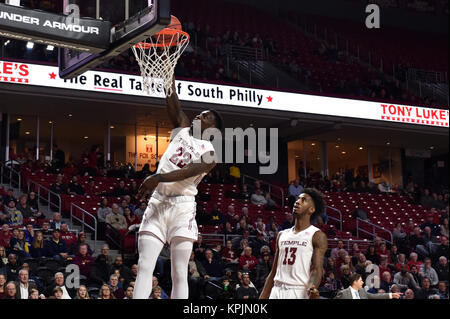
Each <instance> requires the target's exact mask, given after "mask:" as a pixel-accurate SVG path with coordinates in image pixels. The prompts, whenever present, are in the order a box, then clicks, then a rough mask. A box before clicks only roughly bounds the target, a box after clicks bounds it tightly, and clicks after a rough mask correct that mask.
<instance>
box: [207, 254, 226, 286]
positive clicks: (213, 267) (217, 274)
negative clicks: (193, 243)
mask: <svg viewBox="0 0 450 319" xmlns="http://www.w3.org/2000/svg"><path fill="white" fill-rule="evenodd" d="M202 265H203V268H205V271H206V274H207V276H208V277H205V279H209V280H214V281H220V280H221V278H222V276H223V275H224V269H223V267H222V265H221V263H220V262H218V261H217V260H216V259H214V258H213V253H212V250H211V249H209V248H208V249H206V250H205V258H204V260H203V261H202Z"/></svg>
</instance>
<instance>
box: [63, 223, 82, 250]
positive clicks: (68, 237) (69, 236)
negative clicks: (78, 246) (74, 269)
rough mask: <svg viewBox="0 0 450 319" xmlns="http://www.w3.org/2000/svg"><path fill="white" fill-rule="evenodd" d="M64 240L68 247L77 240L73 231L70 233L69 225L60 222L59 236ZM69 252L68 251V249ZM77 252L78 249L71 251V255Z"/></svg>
mask: <svg viewBox="0 0 450 319" xmlns="http://www.w3.org/2000/svg"><path fill="white" fill-rule="evenodd" d="M59 237H60V238H61V239H62V240H64V242H65V243H66V246H67V247H68V248H69V250H70V248H71V247H72V245H74V244H75V243H76V242H77V236H76V235H75V234H74V233H71V232H70V231H69V226H67V224H66V223H65V222H62V223H61V227H60V236H59ZM69 252H70V251H69ZM77 252H78V250H76V251H74V252H73V255H75V254H76V253H77Z"/></svg>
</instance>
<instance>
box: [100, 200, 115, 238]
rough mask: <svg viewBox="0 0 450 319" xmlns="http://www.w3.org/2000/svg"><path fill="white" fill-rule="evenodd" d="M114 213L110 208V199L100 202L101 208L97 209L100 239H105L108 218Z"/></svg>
mask: <svg viewBox="0 0 450 319" xmlns="http://www.w3.org/2000/svg"><path fill="white" fill-rule="evenodd" d="M111 213H112V210H111V208H110V207H109V206H108V199H107V198H106V197H105V198H103V199H102V200H101V202H100V207H99V208H98V209H97V221H98V237H99V239H104V238H105V234H106V216H108V215H109V214H111Z"/></svg>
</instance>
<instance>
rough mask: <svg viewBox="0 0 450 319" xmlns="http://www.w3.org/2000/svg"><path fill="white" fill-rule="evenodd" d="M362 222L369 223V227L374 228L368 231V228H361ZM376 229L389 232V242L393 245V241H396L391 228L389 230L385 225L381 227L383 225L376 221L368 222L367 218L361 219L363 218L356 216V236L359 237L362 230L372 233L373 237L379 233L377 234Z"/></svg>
mask: <svg viewBox="0 0 450 319" xmlns="http://www.w3.org/2000/svg"><path fill="white" fill-rule="evenodd" d="M361 224H363V225H367V226H369V228H372V232H370V231H367V230H365V229H362V228H361ZM376 229H379V230H381V231H382V232H385V233H387V234H388V235H389V237H390V241H389V243H390V244H391V245H392V244H393V242H394V237H393V235H392V232H390V231H389V230H387V229H386V228H384V227H381V226H378V225H375V224H374V223H371V222H368V221H367V220H363V219H361V218H356V237H359V233H360V232H361V233H365V234H368V235H371V236H373V237H375V236H378V234H377V232H376Z"/></svg>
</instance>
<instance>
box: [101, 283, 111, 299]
mask: <svg viewBox="0 0 450 319" xmlns="http://www.w3.org/2000/svg"><path fill="white" fill-rule="evenodd" d="M97 299H116V297H114V294H113V293H112V291H111V288H110V287H109V286H108V285H106V284H104V285H102V286H101V287H100V292H99V294H98V298H97Z"/></svg>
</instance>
